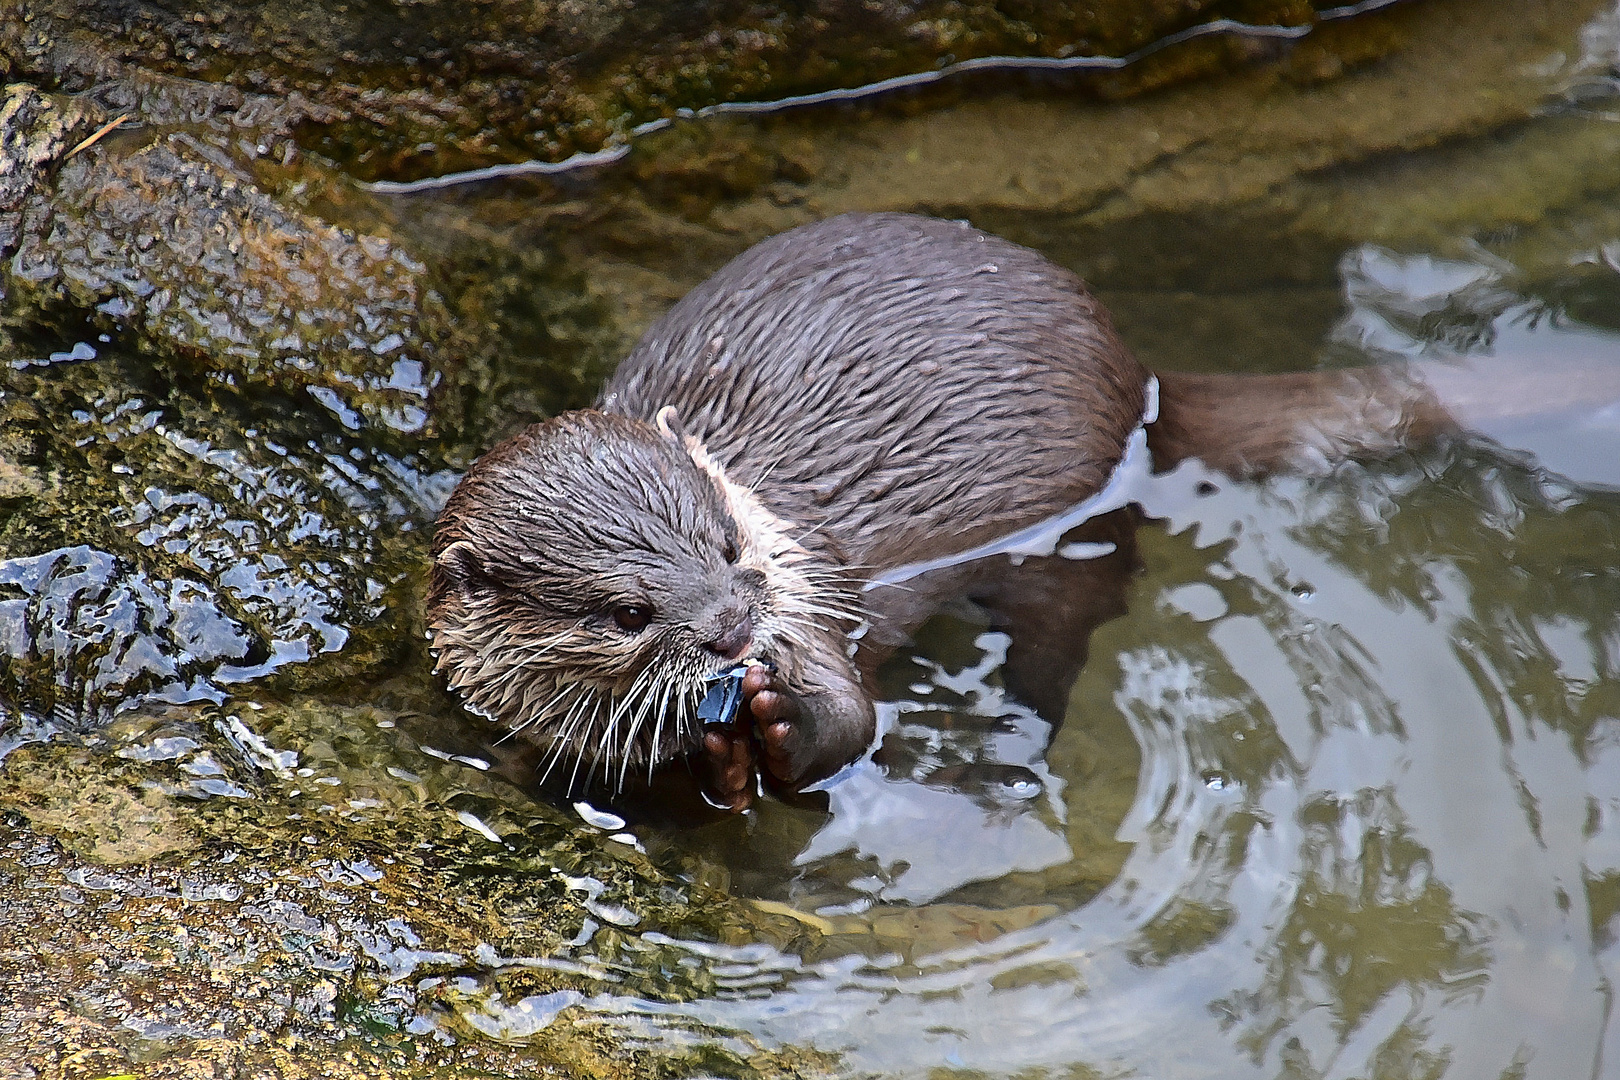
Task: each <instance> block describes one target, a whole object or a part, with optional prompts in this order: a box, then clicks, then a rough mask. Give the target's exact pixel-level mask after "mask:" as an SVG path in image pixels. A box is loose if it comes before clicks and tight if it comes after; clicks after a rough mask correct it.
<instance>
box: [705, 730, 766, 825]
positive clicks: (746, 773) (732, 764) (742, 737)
mask: <svg viewBox="0 0 1620 1080" xmlns="http://www.w3.org/2000/svg"><path fill="white" fill-rule="evenodd" d="M703 757H704V761H705V763H706V764H707V766H708V774H709V775H708V782H707V783H706V784H705V785H704V795H705V796H706V797H707V798H708V800H709V802H711V803H713V804H714V805H716V806H718V807H720V808H721V809H724V810H730V811H731V812H732V813H734V814H740V813H742V812H743V811H744V810H746V809H748V807H749V806H750V805H751V804H752V803H753V801H754V740H753V736H752V733H751V732H750V731H749V730H748V725H747V723H746V722H742V723H736V724H726V725H719V724H716V725H713V726H711V727H710V728H708V729H707V730H706V731H704V733H703Z"/></svg>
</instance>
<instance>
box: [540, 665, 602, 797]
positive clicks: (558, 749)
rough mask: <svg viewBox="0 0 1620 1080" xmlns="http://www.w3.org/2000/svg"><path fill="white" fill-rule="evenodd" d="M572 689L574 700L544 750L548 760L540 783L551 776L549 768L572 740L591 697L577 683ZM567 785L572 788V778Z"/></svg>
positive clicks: (555, 763)
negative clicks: (549, 744)
mask: <svg viewBox="0 0 1620 1080" xmlns="http://www.w3.org/2000/svg"><path fill="white" fill-rule="evenodd" d="M572 689H574V690H575V691H576V694H575V697H574V702H573V704H572V705H570V706H569V708H568V711H567V713H565V714H564V716H563V721H562V723H561V724H559V725H558V727H557V730H554V731H553V732H552V736H551V748H550V749H549V750H548V751H547V752H546V757H547V758H549V759H550V760H549V762H548V763H547V764H546V768H545V771H544V772H543V773H541V775H540V782H541V783H542V784H543V783H545V782H546V781H547V780H549V779H550V778H551V770H552V769H555V768H556V767H557V764H558V763H559V762H560V761H562V755H563V751H564V750H566V749H567V748H568V746H569V745H570V744H571V743H572V742H573V737H574V731H575V729H576V728H578V727H579V725H580V723H581V722H582V721H583V720H584V719H585V715H586V709H585V705H586V703H587V702H588V701H590V700H591V697H592V695H591V694H590V693H589V692H588V691H586V690H585V689H584V688H583V687H580V686H578V685H577V684H575V685H574V686H573V687H572ZM568 786H569V790H573V786H574V785H573V781H572V780H570V781H569V784H568Z"/></svg>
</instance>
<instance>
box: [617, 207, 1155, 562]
mask: <svg viewBox="0 0 1620 1080" xmlns="http://www.w3.org/2000/svg"><path fill="white" fill-rule="evenodd" d="M1146 379H1147V373H1146V372H1145V371H1144V370H1143V369H1142V368H1141V366H1140V365H1138V364H1137V362H1136V361H1135V359H1134V358H1132V356H1131V355H1130V353H1129V351H1128V350H1127V349H1126V348H1125V346H1124V344H1123V343H1122V342H1121V341H1120V340H1119V338H1118V336H1117V335H1116V334H1115V332H1114V328H1113V325H1112V323H1111V322H1110V321H1109V318H1108V315H1107V313H1106V312H1105V311H1104V310H1103V309H1102V307H1101V306H1100V305H1099V304H1098V303H1097V301H1096V300H1095V299H1093V298H1092V296H1091V295H1090V294H1089V293H1088V292H1087V291H1086V290H1085V287H1084V285H1083V284H1082V283H1081V282H1080V280H1079V278H1077V277H1076V276H1074V275H1073V274H1071V273H1069V272H1068V271H1066V270H1064V269H1062V268H1061V267H1058V266H1055V265H1053V264H1052V263H1050V262H1048V261H1047V260H1046V259H1044V258H1042V257H1041V256H1040V255H1038V254H1036V253H1035V252H1033V251H1030V250H1028V249H1026V248H1022V247H1019V246H1017V245H1015V244H1012V243H1009V242H1008V241H1006V240H1002V239H1000V238H998V237H995V236H991V235H988V234H986V233H983V232H980V231H978V230H977V229H973V228H971V227H969V226H967V225H965V224H961V223H957V222H949V221H939V220H934V219H929V218H919V217H913V216H910V215H904V214H851V215H845V216H843V217H838V218H834V219H831V220H829V221H824V222H820V223H818V224H814V225H808V226H805V227H803V228H800V229H795V230H793V231H791V232H787V233H784V234H782V235H780V236H776V237H773V238H772V239H769V240H766V241H764V242H763V243H760V244H758V245H757V246H755V247H753V248H750V249H749V250H748V251H746V252H744V253H743V254H742V255H740V256H738V257H737V258H736V259H734V260H732V262H730V263H729V264H728V265H727V266H725V267H724V268H723V269H722V270H720V271H719V272H718V273H717V274H715V275H714V276H713V277H711V278H710V279H709V280H708V281H706V282H704V283H703V284H702V285H699V286H698V287H697V288H696V289H694V290H693V291H692V292H691V293H690V294H688V295H687V296H686V298H685V299H683V300H682V301H681V302H680V303H678V304H676V305H675V307H674V308H672V309H671V310H670V312H669V313H668V314H667V315H666V316H664V318H663V319H662V320H660V321H659V322H658V323H657V324H656V325H655V326H654V327H653V328H652V329H651V330H649V331H648V333H647V335H646V336H645V337H644V338H643V339H642V340H641V343H640V344H639V345H638V346H637V347H636V349H635V351H634V352H632V353H631V354H630V356H629V357H628V358H627V359H626V360H625V361H624V363H623V364H622V365H621V366H620V368H619V370H618V372H617V373H616V374H615V375H614V377H613V379H612V380H611V381H610V382H609V383H608V386H607V387H606V389H605V390H604V392H603V396H602V400H601V407H602V408H603V409H604V410H606V411H609V412H617V413H621V414H623V415H627V416H631V417H634V418H637V419H641V420H646V421H649V422H650V421H652V420H653V419H654V417H655V416H656V414H657V413H658V410H659V409H660V408H661V407H663V406H665V405H672V406H674V407H675V409H676V410H677V412H678V414H679V418H680V422H681V424H682V426H683V427H684V429H685V430H686V432H687V433H688V434H690V435H693V436H696V437H697V438H698V439H700V440H702V442H703V443H704V444H705V445H706V446H707V448H708V450H709V453H710V454H711V455H712V456H713V457H714V458H715V460H716V461H718V462H719V464H720V465H721V466H722V467H723V468H724V469H725V470H726V472H727V474H728V475H730V476H731V477H732V478H733V479H734V480H736V481H738V482H740V483H742V484H745V485H749V486H752V487H755V489H756V493H757V495H758V497H759V498H760V500H761V501H763V502H764V503H766V505H767V506H769V507H770V508H771V509H772V510H773V511H774V512H775V513H777V514H778V515H780V516H782V517H783V518H786V519H788V520H790V521H796V522H798V523H800V524H801V525H804V526H806V527H815V528H819V529H821V530H824V531H823V533H822V534H821V538H822V539H823V540H826V541H830V542H831V546H832V547H834V548H835V549H836V550H838V551H839V552H840V553H841V554H842V556H843V557H844V558H845V559H847V560H848V561H849V562H850V563H853V564H856V565H863V566H868V567H875V568H883V567H886V566H892V565H896V564H898V563H901V562H912V561H916V560H919V559H927V558H932V557H937V556H940V555H948V554H951V553H953V552H957V551H961V550H963V549H964V548H966V547H969V546H971V545H973V544H975V543H978V542H981V541H983V540H987V539H990V538H992V537H994V536H997V535H1000V534H1003V533H1005V532H1007V531H1009V530H1011V529H1015V528H1019V527H1021V526H1023V525H1027V524H1031V523H1033V522H1035V521H1038V520H1040V519H1042V518H1044V517H1047V516H1049V515H1050V514H1051V513H1052V512H1053V511H1054V510H1056V509H1059V508H1062V507H1064V506H1067V505H1071V504H1073V503H1077V502H1079V501H1080V500H1082V499H1084V498H1086V497H1087V496H1089V495H1091V494H1093V493H1094V492H1095V491H1097V490H1098V489H1099V488H1100V487H1101V486H1102V485H1103V484H1104V483H1105V482H1106V481H1107V479H1108V475H1109V473H1110V472H1111V471H1112V470H1113V468H1114V466H1115V465H1116V464H1117V463H1118V461H1119V459H1120V455H1121V453H1122V451H1123V447H1124V445H1125V441H1126V438H1127V436H1128V435H1129V434H1130V432H1131V430H1132V428H1134V427H1135V426H1136V425H1137V424H1139V423H1140V422H1141V420H1142V411H1143V408H1144V394H1145V390H1144V387H1145V382H1146ZM805 542H806V543H807V544H809V543H812V542H814V541H813V540H812V539H807V540H806V541H805Z"/></svg>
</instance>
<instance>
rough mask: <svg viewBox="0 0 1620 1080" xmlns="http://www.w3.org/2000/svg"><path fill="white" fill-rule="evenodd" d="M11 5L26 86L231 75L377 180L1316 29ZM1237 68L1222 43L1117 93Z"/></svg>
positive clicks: (962, 6) (239, 5)
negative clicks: (919, 75) (1240, 33)
mask: <svg viewBox="0 0 1620 1080" xmlns="http://www.w3.org/2000/svg"><path fill="white" fill-rule="evenodd" d="M7 6H8V7H9V8H10V9H11V10H12V11H13V12H14V13H15V15H17V16H20V17H17V18H14V19H11V20H7V26H8V27H9V29H7V30H5V31H0V34H4V35H5V36H4V37H0V55H5V56H8V57H9V58H10V63H11V69H12V77H13V78H16V77H28V78H34V79H40V80H43V81H45V82H47V83H49V84H51V85H53V86H61V87H64V88H67V89H70V90H72V89H79V88H80V86H81V85H82V84H86V83H89V82H93V81H98V80H101V79H105V78H106V77H107V75H108V74H109V73H110V72H112V71H116V72H118V74H119V75H120V76H124V77H126V78H127V77H128V76H129V75H130V73H131V72H134V73H138V74H139V77H140V78H143V79H146V78H150V77H151V76H167V77H182V78H187V79H194V80H203V81H206V82H209V83H217V84H220V86H221V87H222V90H221V93H229V94H234V95H236V100H239V101H242V102H244V103H246V102H251V101H254V100H256V99H271V100H275V101H280V102H284V103H286V104H287V107H286V108H285V109H284V110H283V111H284V115H286V116H287V117H289V118H290V119H291V120H292V121H293V122H295V123H298V124H299V125H300V139H301V141H302V142H303V143H304V145H306V146H307V147H310V148H313V149H318V150H319V151H320V152H322V153H323V154H325V155H327V156H329V157H331V158H333V159H334V160H337V161H340V162H342V163H343V164H344V166H345V167H346V168H348V169H349V170H351V171H353V172H354V173H355V175H358V176H364V177H371V178H375V177H379V176H381V177H391V178H402V177H403V178H408V177H410V176H413V175H422V174H424V173H426V174H433V173H439V172H444V171H447V170H449V169H452V168H464V167H468V166H470V165H476V164H488V163H491V162H493V161H511V160H522V159H525V158H532V157H539V158H544V159H547V160H557V159H559V158H561V157H564V156H566V155H568V154H570V153H573V152H578V151H591V150H596V149H599V148H601V147H602V146H603V145H605V144H606V143H607V142H608V141H609V140H610V139H614V138H616V137H620V136H622V135H623V134H624V133H626V132H627V131H628V130H629V129H630V128H632V127H633V126H635V125H637V124H640V123H644V122H646V121H649V120H654V119H658V118H662V117H668V116H671V115H673V114H674V113H675V111H676V110H677V109H682V108H686V109H692V108H701V107H703V106H707V105H711V104H715V103H718V102H726V101H737V100H773V99H779V98H783V97H787V96H790V95H795V94H804V93H814V92H817V91H823V90H828V89H835V88H842V87H851V86H859V85H861V84H864V83H871V82H876V81H878V80H881V79H885V78H890V77H893V76H896V75H904V74H909V73H912V72H917V71H928V70H930V69H932V68H935V67H937V66H940V65H941V64H944V63H950V62H953V61H957V60H965V59H970V58H973V57H981V56H993V55H1013V56H1053V57H1060V56H1072V55H1111V54H1124V53H1129V52H1131V51H1132V50H1134V49H1137V48H1140V47H1142V46H1144V45H1147V44H1149V43H1150V42H1153V41H1154V40H1156V39H1158V38H1161V37H1163V36H1165V35H1166V34H1169V33H1172V32H1175V31H1178V30H1182V29H1184V28H1186V27H1187V26H1190V25H1193V24H1195V23H1198V22H1203V21H1208V20H1211V19H1216V18H1222V17H1230V18H1236V19H1241V20H1243V21H1247V22H1254V23H1263V24H1284V25H1305V24H1308V23H1310V22H1311V21H1312V19H1313V17H1314V12H1313V9H1312V7H1311V5H1309V4H1308V3H1306V2H1305V0H1248V2H1242V3H1233V2H1227V0H1190V2H1189V0H1122V2H1117V3H1110V4H1080V3H1055V4H991V3H956V2H950V3H945V2H939V0H929V2H924V3H898V2H892V0H879V2H865V3H854V2H846V0H835V2H823V3H817V4H813V5H803V6H798V7H788V8H784V7H781V6H780V5H766V4H753V3H747V2H738V0H710V2H705V3H702V4H696V5H692V4H683V5H679V6H677V7H675V8H671V7H669V6H668V5H665V4H659V3H645V2H643V3H638V2H633V0H572V2H567V3H539V4H535V3H523V2H514V0H498V2H494V3H483V4H479V5H476V6H473V7H468V5H466V4H456V3H450V2H440V0H427V2H420V0H419V2H417V3H412V4H409V5H402V6H390V7H388V8H386V9H385V12H380V11H379V9H378V8H376V7H375V6H373V5H368V4H359V3H356V4H349V5H331V4H321V3H302V2H288V3H277V4H272V5H263V4H256V3H250V2H236V0H224V2H218V0H215V2H210V3H205V4H187V5H184V6H183V7H181V8H177V9H174V8H170V7H169V6H166V5H161V4H157V3H138V4H123V3H111V2H97V3H88V4H87V3H78V2H72V0H63V2H39V0H32V2H29V0H8V4H7ZM1240 55H1241V52H1240ZM1230 59H1231V57H1230V55H1229V53H1228V51H1227V50H1226V49H1224V48H1217V49H1215V50H1211V51H1207V52H1204V53H1199V54H1195V55H1192V56H1183V57H1182V58H1180V59H1179V60H1178V61H1177V62H1176V64H1175V66H1174V67H1168V66H1167V67H1166V68H1165V69H1164V70H1160V69H1158V68H1154V69H1152V70H1151V71H1150V70H1149V69H1146V68H1144V69H1141V70H1140V71H1137V72H1131V73H1129V74H1127V75H1125V76H1117V75H1116V76H1113V77H1112V78H1111V82H1110V86H1111V87H1112V88H1113V89H1114V90H1115V91H1116V92H1118V91H1120V90H1124V89H1127V88H1129V87H1131V86H1132V85H1133V84H1136V85H1140V84H1142V83H1143V82H1146V83H1148V84H1152V83H1153V82H1157V81H1162V80H1164V79H1166V78H1173V77H1177V76H1180V77H1186V76H1187V75H1189V74H1196V73H1200V72H1208V71H1210V70H1213V69H1215V68H1218V67H1219V66H1221V65H1223V64H1225V63H1227V62H1229V61H1230Z"/></svg>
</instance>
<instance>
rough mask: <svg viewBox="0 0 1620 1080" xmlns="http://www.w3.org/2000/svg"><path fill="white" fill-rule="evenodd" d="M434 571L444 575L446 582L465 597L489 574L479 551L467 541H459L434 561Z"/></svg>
mask: <svg viewBox="0 0 1620 1080" xmlns="http://www.w3.org/2000/svg"><path fill="white" fill-rule="evenodd" d="M433 569H434V570H435V571H436V572H437V573H439V574H443V575H444V580H445V581H446V582H447V583H448V584H449V585H450V587H451V588H453V589H454V590H455V591H456V592H458V593H461V594H462V595H463V596H465V595H466V594H467V593H468V592H469V591H471V589H472V586H473V585H475V584H477V583H478V582H480V581H483V580H485V579H486V578H487V577H488V576H489V573H488V571H487V570H485V568H484V560H483V559H481V558H479V557H478V552H477V550H476V549H475V548H474V547H473V545H472V543H471V542H470V541H467V540H457V541H456V542H455V543H453V544H451V545H450V546H449V547H447V548H445V549H444V550H443V551H441V552H439V554H438V557H437V558H435V559H434V560H433Z"/></svg>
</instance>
